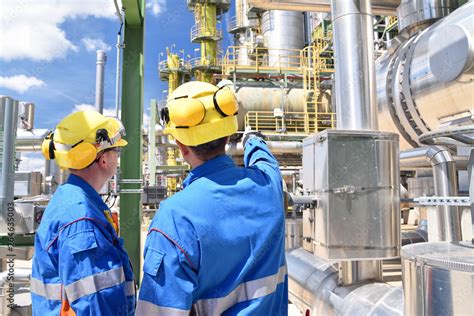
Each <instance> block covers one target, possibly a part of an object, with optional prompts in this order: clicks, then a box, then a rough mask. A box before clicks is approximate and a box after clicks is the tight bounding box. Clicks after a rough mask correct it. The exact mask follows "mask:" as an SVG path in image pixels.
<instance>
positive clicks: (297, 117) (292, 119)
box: [244, 111, 336, 134]
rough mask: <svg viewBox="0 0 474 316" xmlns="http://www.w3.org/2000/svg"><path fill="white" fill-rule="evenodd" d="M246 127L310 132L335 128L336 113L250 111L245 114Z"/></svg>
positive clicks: (283, 131) (282, 131)
mask: <svg viewBox="0 0 474 316" xmlns="http://www.w3.org/2000/svg"><path fill="white" fill-rule="evenodd" d="M244 122H245V126H246V127H251V128H252V129H253V130H258V131H262V132H274V133H286V134H310V133H314V132H320V131H322V130H324V129H327V128H335V126H336V114H335V113H333V112H313V113H311V112H284V113H282V114H281V115H275V113H274V112H272V111H249V112H247V113H246V114H245V117H244Z"/></svg>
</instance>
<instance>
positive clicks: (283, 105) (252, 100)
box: [228, 82, 331, 130]
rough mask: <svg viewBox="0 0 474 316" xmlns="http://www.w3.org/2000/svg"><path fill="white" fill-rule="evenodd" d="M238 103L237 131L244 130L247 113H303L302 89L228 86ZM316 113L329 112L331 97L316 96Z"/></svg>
mask: <svg viewBox="0 0 474 316" xmlns="http://www.w3.org/2000/svg"><path fill="white" fill-rule="evenodd" d="M228 86H229V87H231V88H232V89H233V90H234V92H235V94H236V96H237V100H238V101H239V115H238V121H239V130H243V129H244V128H245V126H244V123H245V115H246V114H247V113H248V112H249V111H273V110H274V109H281V110H283V111H284V112H304V111H305V102H306V97H305V91H304V90H303V89H302V88H290V87H288V88H280V87H276V86H257V85H256V82H255V83H252V82H249V83H247V84H245V85H243V84H237V85H233V84H232V83H231V82H229V84H228ZM317 111H318V112H330V111H331V95H330V94H329V93H327V92H326V91H324V92H322V93H320V94H319V96H318V109H317Z"/></svg>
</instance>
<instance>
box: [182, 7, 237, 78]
mask: <svg viewBox="0 0 474 316" xmlns="http://www.w3.org/2000/svg"><path fill="white" fill-rule="evenodd" d="M187 2H188V8H189V9H190V10H191V11H193V12H194V17H195V21H196V24H195V25H194V26H193V27H192V28H191V41H192V42H193V43H200V44H201V48H200V50H201V57H200V58H199V59H195V60H194V61H193V63H192V66H193V71H194V72H195V76H196V79H197V80H200V81H205V82H211V81H212V75H213V74H215V73H220V72H221V67H220V59H219V56H218V51H219V48H218V42H219V41H220V40H222V30H220V29H218V28H217V16H218V15H221V14H223V13H225V12H227V10H229V7H230V2H231V1H230V0H187Z"/></svg>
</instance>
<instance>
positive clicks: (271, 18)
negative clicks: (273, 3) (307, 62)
mask: <svg viewBox="0 0 474 316" xmlns="http://www.w3.org/2000/svg"><path fill="white" fill-rule="evenodd" d="M262 34H263V36H264V38H265V43H266V47H267V48H268V49H269V51H268V63H269V66H270V67H277V66H281V67H299V55H300V53H299V51H297V50H300V49H302V48H303V47H304V44H305V39H304V17H303V13H302V12H295V11H280V10H272V11H266V12H264V13H263V16H262ZM277 49H284V50H283V51H278V50H277ZM293 50H294V51H293Z"/></svg>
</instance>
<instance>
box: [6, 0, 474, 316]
mask: <svg viewBox="0 0 474 316" xmlns="http://www.w3.org/2000/svg"><path fill="white" fill-rule="evenodd" d="M111 1H112V0H111ZM180 1H185V0H180ZM144 2H145V1H144V0H140V1H131V0H122V5H123V6H124V8H125V10H124V11H122V10H119V7H118V6H117V14H118V17H119V18H120V20H121V21H122V22H123V23H124V32H123V34H124V35H123V36H124V38H123V39H121V38H120V36H119V38H118V44H117V50H118V51H119V52H120V54H118V55H119V59H118V60H117V69H120V73H121V76H120V77H121V78H120V81H121V84H120V86H121V91H122V94H121V97H120V100H121V102H118V101H117V115H118V113H119V111H118V104H119V103H121V104H122V107H121V117H120V119H121V120H122V121H123V123H124V125H125V128H126V130H127V139H129V140H131V141H129V146H128V147H127V148H126V149H125V150H124V152H123V153H122V156H121V163H120V165H121V167H120V172H119V173H118V175H117V176H116V177H115V178H114V180H113V181H111V182H110V184H109V185H108V187H107V188H105V189H104V192H102V193H103V194H104V196H107V195H109V194H110V195H111V196H113V197H114V198H115V199H116V200H117V203H115V210H114V211H116V212H117V213H118V214H119V217H120V226H121V234H122V237H124V239H125V247H126V249H127V251H128V253H129V255H130V258H131V260H132V264H133V266H134V267H141V266H142V262H141V259H140V258H142V253H141V251H140V249H142V247H143V238H144V235H143V232H146V229H147V227H148V224H149V222H150V219H151V218H153V216H154V214H155V213H156V212H157V210H158V208H159V203H160V201H162V200H163V199H165V198H167V197H169V196H171V195H173V194H174V193H176V192H177V191H179V190H180V189H181V184H182V181H183V180H184V178H185V177H186V174H187V172H188V171H189V166H188V165H187V164H186V163H185V162H184V161H183V159H182V158H181V157H180V153H179V150H178V147H177V145H176V143H175V142H174V140H173V139H172V138H171V137H169V136H168V135H164V134H163V127H162V124H163V123H162V122H161V121H160V116H159V113H160V111H161V109H162V108H163V107H164V105H165V104H166V99H164V100H159V99H157V100H153V101H152V102H151V111H150V122H149V128H148V130H144V129H143V128H142V125H143V108H144V104H143V73H142V67H143V65H142V59H141V58H134V57H133V56H137V55H140V54H143V47H144V44H145V43H144V19H145V17H144V15H143V8H144ZM186 2H187V7H188V9H189V11H190V12H192V13H193V15H194V20H195V23H194V26H193V27H192V28H191V30H189V41H190V42H192V43H195V45H196V50H195V52H198V53H197V54H195V56H194V58H185V56H184V54H177V53H175V52H173V51H172V50H168V51H166V52H164V54H163V57H162V58H160V59H159V60H158V63H157V65H156V66H155V67H157V69H158V73H157V76H159V78H160V80H162V81H165V82H167V84H168V94H171V93H172V92H173V91H174V90H175V89H176V88H177V87H179V86H180V85H181V84H183V83H185V82H188V81H193V80H200V81H206V82H210V83H213V84H216V85H218V86H228V87H230V89H231V90H232V91H233V92H234V93H235V95H236V96H237V100H238V103H239V112H238V122H239V128H238V133H237V134H235V135H233V136H231V138H230V143H229V144H228V145H227V148H226V152H227V154H228V155H230V156H231V157H232V158H233V159H234V160H235V161H236V162H237V163H238V164H242V159H243V147H242V145H241V143H240V139H241V137H242V134H243V132H244V131H245V130H246V129H252V130H257V131H260V132H262V133H264V134H265V136H266V137H267V140H266V142H267V144H268V146H269V148H270V149H271V151H272V153H273V154H274V155H275V157H276V158H277V159H278V161H279V164H280V170H281V173H282V176H283V178H284V191H285V211H286V260H287V267H288V279H289V300H290V302H291V304H292V305H293V306H294V307H295V308H296V309H297V310H299V311H300V312H301V314H302V315H472V314H473V311H474V303H473V300H472V298H473V297H474V235H473V233H474V23H473V20H474V1H472V0H471V1H462V0H234V1H231V0H187V1H186ZM232 2H235V3H232ZM231 8H235V10H231ZM124 12H125V13H124ZM225 14H227V15H228V16H229V17H230V18H229V19H228V20H229V21H230V23H227V24H228V25H227V29H222V28H221V20H222V19H223V17H224V15H225ZM224 32H228V33H230V34H231V35H232V36H233V39H234V43H233V44H232V45H231V46H228V47H223V46H222V43H221V42H222V39H223V35H224ZM123 41H125V42H126V45H125V46H124V45H120V43H121V42H123ZM170 45H171V43H170ZM176 45H177V46H179V43H176ZM121 54H122V55H123V56H120V55H121ZM104 58H105V57H104V56H103V53H98V55H97V86H98V87H97V94H96V106H97V109H98V110H101V95H103V91H102V90H101V89H102V87H101V82H103V67H102V65H103V60H104ZM120 58H123V60H127V63H125V62H124V63H121V62H120ZM157 59H158V58H157ZM118 91H119V78H118V79H117V92H118ZM125 92H126V93H125ZM118 95H119V94H118ZM157 97H158V96H157ZM22 101H23V100H15V99H12V98H10V97H8V96H1V99H0V147H1V148H2V151H1V154H0V174H1V178H0V204H1V206H0V209H1V217H0V235H1V236H0V239H1V241H2V243H1V246H0V254H1V255H0V258H1V260H2V265H1V266H0V271H2V272H0V275H1V279H0V282H1V283H0V299H1V301H0V315H29V314H30V313H31V301H29V300H28V295H29V287H30V278H31V268H29V267H28V266H26V267H24V268H17V269H16V270H15V273H16V275H15V284H14V285H13V288H14V289H15V295H17V296H19V297H20V296H23V298H22V299H20V298H19V299H17V300H16V301H17V302H24V304H23V305H22V304H20V305H15V306H11V305H9V301H8V298H9V292H8V291H9V289H10V287H9V285H8V283H9V282H7V278H8V275H9V274H8V264H7V262H8V259H9V258H8V255H11V254H14V256H15V258H16V259H17V260H26V261H27V260H30V259H31V257H32V255H33V247H32V246H33V239H34V234H35V231H36V229H37V228H38V225H39V222H40V221H41V216H42V212H43V211H44V209H45V207H46V206H47V204H48V201H49V199H50V198H51V195H52V194H53V193H54V191H55V190H56V188H57V186H58V185H60V184H61V183H63V182H64V181H65V179H66V177H67V174H66V172H65V171H64V170H61V169H59V168H57V167H56V166H55V165H54V162H51V161H45V165H46V168H45V174H41V173H39V172H18V171H16V169H17V160H18V157H19V156H20V155H21V154H22V153H24V152H37V151H41V143H42V141H43V139H44V138H45V137H46V136H47V135H48V133H49V131H48V130H40V129H36V128H35V124H34V117H35V105H34V100H32V101H33V103H31V102H22ZM262 203H265V202H264V201H262ZM12 222H13V223H14V227H15V229H14V234H9V228H10V227H11V225H10V223H12ZM12 242H13V243H14V246H13V247H12ZM135 269H137V268H135ZM136 271H137V270H136ZM136 275H137V278H139V276H138V275H139V273H136Z"/></svg>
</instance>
